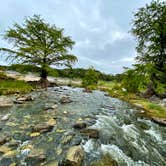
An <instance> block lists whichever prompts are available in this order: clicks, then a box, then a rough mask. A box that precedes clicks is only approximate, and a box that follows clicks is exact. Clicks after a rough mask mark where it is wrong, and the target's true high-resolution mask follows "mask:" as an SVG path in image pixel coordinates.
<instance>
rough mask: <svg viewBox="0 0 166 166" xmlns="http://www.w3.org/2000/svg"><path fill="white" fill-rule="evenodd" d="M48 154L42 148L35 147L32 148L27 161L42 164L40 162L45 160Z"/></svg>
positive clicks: (30, 163)
mask: <svg viewBox="0 0 166 166" xmlns="http://www.w3.org/2000/svg"><path fill="white" fill-rule="evenodd" d="M45 159H46V156H45V154H44V152H43V150H42V149H34V150H32V151H31V152H30V153H29V154H28V156H27V158H26V159H25V161H26V162H27V164H28V165H40V164H39V163H41V162H43V161H45Z"/></svg>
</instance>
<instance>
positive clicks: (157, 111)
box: [97, 81, 166, 118]
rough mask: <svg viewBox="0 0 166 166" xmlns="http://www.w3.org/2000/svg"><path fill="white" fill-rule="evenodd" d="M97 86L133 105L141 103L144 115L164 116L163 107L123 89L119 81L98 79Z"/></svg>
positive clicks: (165, 111) (165, 113)
mask: <svg viewBox="0 0 166 166" xmlns="http://www.w3.org/2000/svg"><path fill="white" fill-rule="evenodd" d="M97 88H98V89H100V90H103V91H105V92H107V93H108V94H109V95H110V96H112V97H115V98H119V99H121V100H124V101H127V102H129V103H131V104H133V105H138V104H139V105H141V108H142V109H144V110H145V116H148V117H158V118H166V108H165V107H162V106H160V105H159V104H156V103H153V102H151V101H149V100H148V99H145V98H143V97H140V96H138V95H137V94H134V93H129V92H127V91H125V89H124V88H123V87H122V85H121V84H120V83H117V82H104V81H99V83H98V87H97Z"/></svg>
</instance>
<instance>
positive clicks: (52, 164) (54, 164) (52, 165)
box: [44, 161, 58, 166]
mask: <svg viewBox="0 0 166 166" xmlns="http://www.w3.org/2000/svg"><path fill="white" fill-rule="evenodd" d="M44 166H58V162H57V161H50V162H48V163H46V164H44Z"/></svg>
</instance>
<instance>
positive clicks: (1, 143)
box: [0, 136, 10, 145]
mask: <svg viewBox="0 0 166 166" xmlns="http://www.w3.org/2000/svg"><path fill="white" fill-rule="evenodd" d="M9 140H10V137H7V136H6V137H1V138H0V145H3V144H5V143H6V142H8V141H9Z"/></svg>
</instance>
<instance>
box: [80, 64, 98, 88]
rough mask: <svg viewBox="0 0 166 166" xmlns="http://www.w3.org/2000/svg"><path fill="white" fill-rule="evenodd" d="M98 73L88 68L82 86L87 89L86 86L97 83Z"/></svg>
mask: <svg viewBox="0 0 166 166" xmlns="http://www.w3.org/2000/svg"><path fill="white" fill-rule="evenodd" d="M98 79H99V77H98V73H97V72H96V71H95V70H94V68H92V67H91V68H89V69H88V70H87V72H86V74H85V77H84V78H83V80H82V86H83V87H88V86H94V85H97V83H98Z"/></svg>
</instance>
